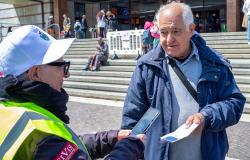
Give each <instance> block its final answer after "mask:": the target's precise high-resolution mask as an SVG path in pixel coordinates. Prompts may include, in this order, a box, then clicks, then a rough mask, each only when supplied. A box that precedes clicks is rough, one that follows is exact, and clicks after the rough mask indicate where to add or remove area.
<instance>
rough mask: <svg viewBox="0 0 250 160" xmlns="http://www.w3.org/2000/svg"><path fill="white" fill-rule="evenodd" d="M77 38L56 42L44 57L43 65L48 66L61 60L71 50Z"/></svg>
mask: <svg viewBox="0 0 250 160" xmlns="http://www.w3.org/2000/svg"><path fill="white" fill-rule="evenodd" d="M74 40H75V38H69V39H61V40H54V41H53V42H52V44H51V45H50V47H49V48H48V50H47V52H46V54H45V56H44V57H43V61H42V64H48V63H51V62H54V61H56V60H58V59H60V58H61V57H62V56H63V55H64V54H65V53H66V52H67V50H68V49H69V47H70V46H71V44H72V43H73V42H74Z"/></svg>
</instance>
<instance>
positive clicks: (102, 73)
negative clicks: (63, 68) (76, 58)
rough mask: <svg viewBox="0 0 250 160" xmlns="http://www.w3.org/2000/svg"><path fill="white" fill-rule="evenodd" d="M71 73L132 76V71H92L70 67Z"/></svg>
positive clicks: (99, 75)
mask: <svg viewBox="0 0 250 160" xmlns="http://www.w3.org/2000/svg"><path fill="white" fill-rule="evenodd" d="M70 75H77V76H79V75H82V76H98V77H120V78H131V76H132V72H113V71H101V72H92V71H82V70H71V69H70Z"/></svg>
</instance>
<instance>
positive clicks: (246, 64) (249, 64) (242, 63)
mask: <svg viewBox="0 0 250 160" xmlns="http://www.w3.org/2000/svg"><path fill="white" fill-rule="evenodd" d="M73 57H74V56H72V57H69V58H73ZM67 58H68V57H65V59H67ZM84 61H85V60H84V59H74V62H76V63H72V65H71V66H78V65H81V64H82V62H84ZM108 62H109V64H110V65H112V66H134V67H135V65H136V63H137V61H136V60H133V59H132V60H131V59H121V60H108ZM230 63H231V64H232V66H233V68H250V60H248V59H246V60H242V59H230ZM112 66H109V67H112ZM103 67H105V66H103Z"/></svg>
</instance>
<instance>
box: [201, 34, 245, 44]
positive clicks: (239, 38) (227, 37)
mask: <svg viewBox="0 0 250 160" xmlns="http://www.w3.org/2000/svg"><path fill="white" fill-rule="evenodd" d="M203 38H204V39H205V40H206V41H219V40H223V41H224V40H243V39H244V40H246V42H247V36H246V35H239V36H208V37H203Z"/></svg>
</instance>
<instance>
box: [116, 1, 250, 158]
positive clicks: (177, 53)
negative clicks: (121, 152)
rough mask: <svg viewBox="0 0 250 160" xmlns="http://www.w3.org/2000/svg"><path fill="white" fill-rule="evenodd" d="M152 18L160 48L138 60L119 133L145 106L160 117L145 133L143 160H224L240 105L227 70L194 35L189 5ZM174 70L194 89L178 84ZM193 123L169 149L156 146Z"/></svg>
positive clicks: (239, 95) (176, 6)
mask: <svg viewBox="0 0 250 160" xmlns="http://www.w3.org/2000/svg"><path fill="white" fill-rule="evenodd" d="M157 15H158V16H157V17H158V18H157V19H158V25H159V26H158V27H159V31H160V44H159V45H158V46H156V48H155V49H153V50H151V51H150V52H149V53H148V54H146V55H144V56H143V57H141V58H140V60H139V61H138V64H137V66H136V69H135V71H134V73H133V76H132V79H131V82H130V86H129V89H128V93H127V96H126V99H125V103H124V110H123V117H122V126H121V128H123V129H125V128H126V129H128V128H132V127H133V126H134V125H135V124H136V123H137V122H138V120H139V119H140V118H141V117H142V115H143V114H144V113H145V112H146V110H147V109H148V108H149V107H154V108H158V109H159V110H160V111H161V114H160V117H159V118H158V119H157V120H156V122H155V123H154V124H153V125H152V127H151V128H150V130H149V131H148V132H147V144H146V146H145V147H146V148H145V155H144V157H145V159H146V160H167V159H170V160H201V159H202V160H222V159H225V155H226V153H227V151H228V139H227V135H226V130H225V129H226V128H227V127H229V126H231V125H234V124H236V123H237V122H238V121H239V119H240V117H241V114H242V111H243V106H244V103H245V98H244V96H243V95H242V93H241V92H240V90H239V89H238V87H237V85H236V82H235V79H234V77H233V74H232V72H231V69H230V65H229V64H228V63H227V61H226V60H225V59H223V57H222V56H221V55H220V54H219V53H217V52H216V51H214V50H212V49H211V48H209V47H208V46H206V43H205V41H204V40H203V39H202V38H201V37H200V36H199V35H198V34H194V28H195V25H194V24H193V15H192V12H191V9H190V7H189V6H187V5H186V4H184V3H170V4H168V5H164V6H163V7H161V8H160V9H159V11H158V13H157ZM176 66H177V67H178V68H179V70H180V71H181V72H182V73H183V74H184V78H185V79H186V82H185V84H189V87H190V86H191V87H192V89H193V90H192V89H190V88H189V89H187V87H186V86H185V85H184V83H183V82H182V81H181V80H180V78H179V76H178V74H177V72H176V71H175V68H176ZM191 91H192V92H191ZM193 123H195V124H198V125H199V126H198V128H196V129H195V130H194V132H193V133H192V134H191V135H190V136H188V137H187V138H184V139H182V140H180V141H177V142H175V143H171V144H170V143H161V142H160V137H161V136H163V135H165V134H167V133H170V132H172V131H174V130H176V129H177V128H178V127H179V126H180V125H182V124H186V125H187V127H189V126H190V125H191V124H193Z"/></svg>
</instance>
